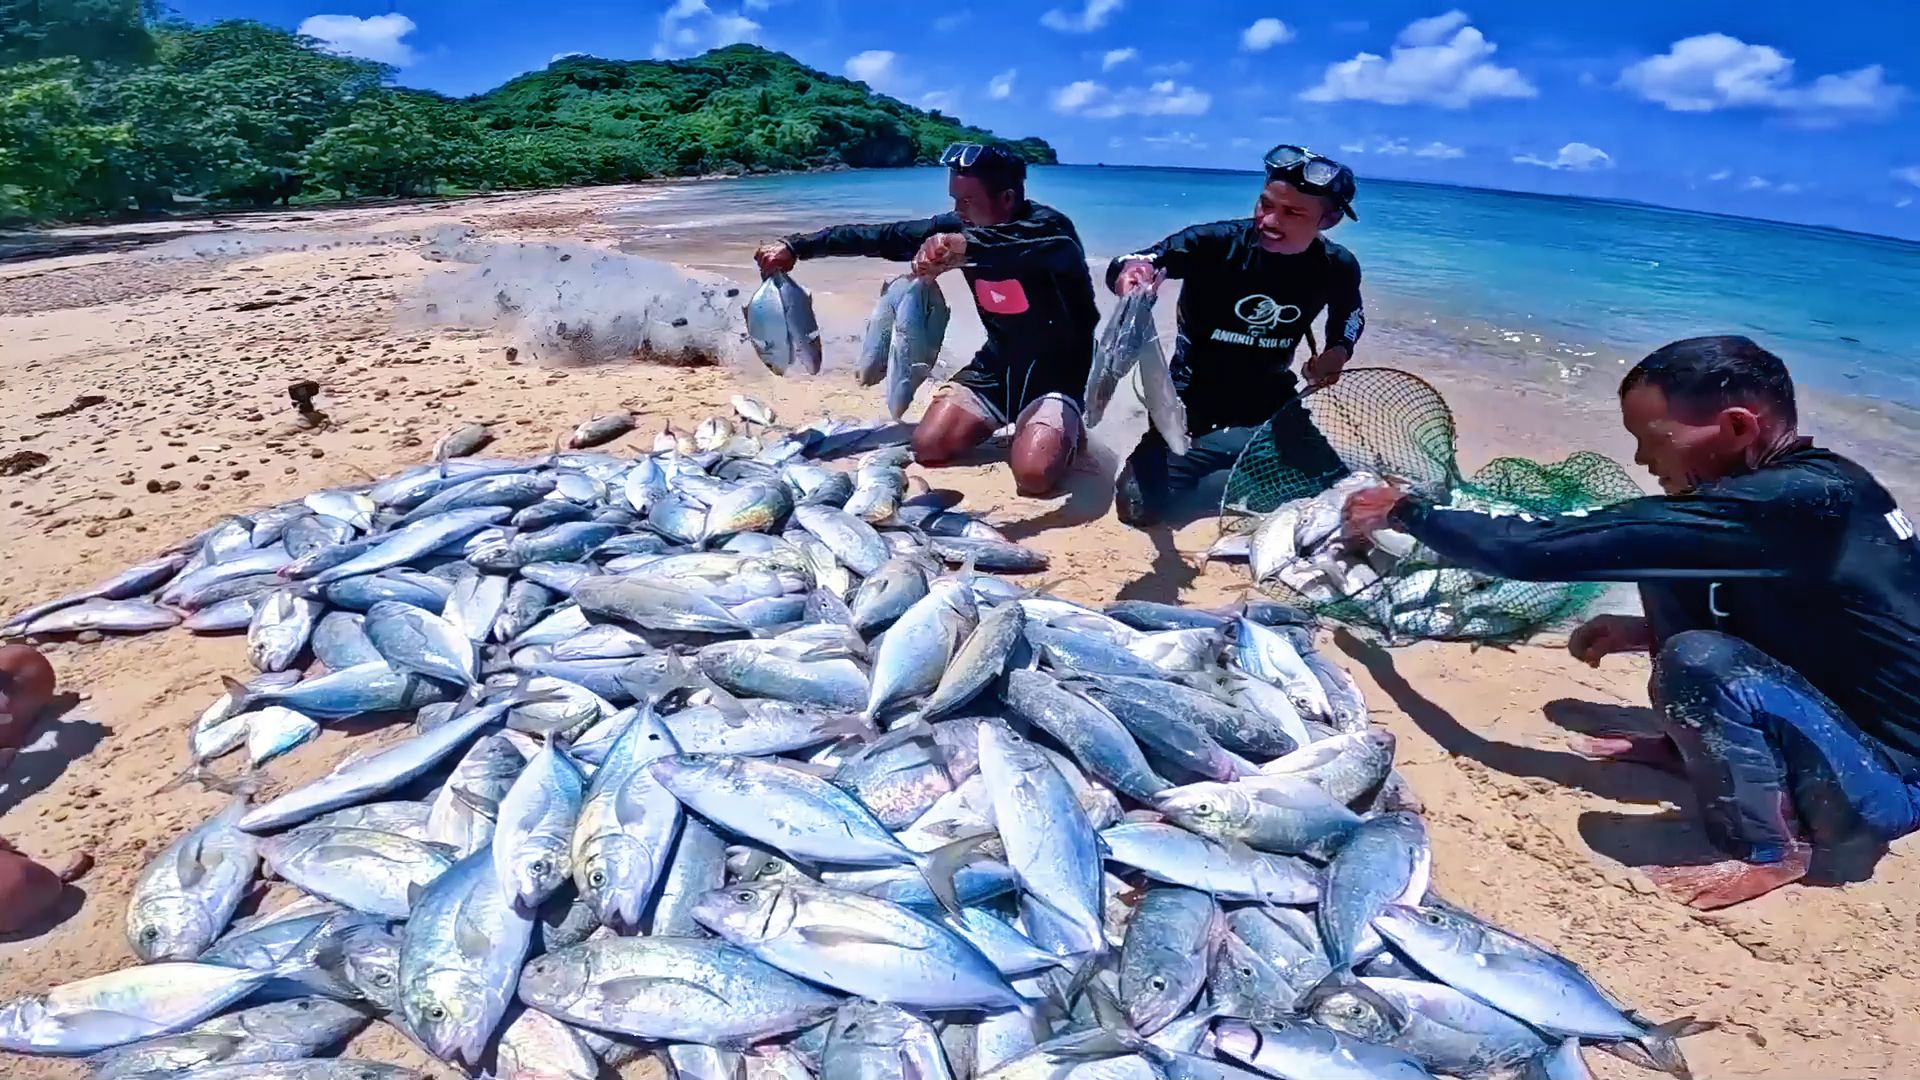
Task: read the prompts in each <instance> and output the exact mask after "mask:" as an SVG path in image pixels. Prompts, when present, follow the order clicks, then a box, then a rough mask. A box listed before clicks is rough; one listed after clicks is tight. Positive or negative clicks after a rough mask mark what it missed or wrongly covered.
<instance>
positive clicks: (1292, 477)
mask: <svg viewBox="0 0 1920 1080" xmlns="http://www.w3.org/2000/svg"><path fill="white" fill-rule="evenodd" d="M1303 401H1304V403H1305V406H1306V409H1307V412H1308V414H1309V415H1310V416H1311V417H1312V419H1313V422H1314V426H1315V427H1317V428H1318V429H1319V430H1320V433H1321V434H1322V435H1323V436H1325V437H1326V440H1327V442H1328V443H1329V444H1330V445H1331V446H1332V447H1333V449H1334V451H1335V452H1336V453H1337V454H1338V455H1339V456H1340V459H1341V461H1342V462H1343V463H1344V464H1345V465H1346V466H1347V468H1349V469H1352V470H1355V471H1366V472H1370V473H1374V474H1376V475H1379V476H1382V477H1388V478H1392V479H1394V480H1396V481H1398V482H1402V483H1405V484H1407V485H1409V486H1411V487H1412V488H1413V489H1414V490H1416V491H1419V492H1421V493H1423V494H1425V495H1427V496H1429V497H1434V498H1438V499H1440V500H1442V501H1446V500H1448V499H1451V501H1452V502H1453V504H1454V505H1459V506H1466V507H1479V508H1486V509H1503V510H1509V511H1525V512H1529V513H1535V514H1543V515H1544V514H1559V513H1566V512H1569V511H1576V510H1590V509H1594V508H1596V507H1600V506H1605V505H1607V504H1610V503H1614V502H1619V501H1621V500H1623V499H1630V498H1635V497H1638V496H1639V495H1641V494H1643V492H1642V491H1641V490H1640V488H1639V486H1638V485H1637V484H1635V483H1634V482H1633V479H1632V478H1631V477H1629V476H1628V475H1627V473H1626V471H1625V470H1624V469H1622V468H1621V467H1620V466H1619V465H1618V464H1616V463H1615V462H1614V461H1612V460H1611V459H1609V458H1607V457H1605V456H1603V455H1600V454H1596V453H1592V452H1589V451H1581V452H1579V453H1576V454H1574V455H1572V456H1570V457H1568V458H1566V459H1565V460H1563V461H1559V462H1553V463H1541V462H1537V461H1531V460H1528V459H1526V458H1519V457H1503V458H1498V459H1496V460H1494V461H1493V462H1491V463H1490V464H1488V465H1487V466H1486V467H1485V468H1483V469H1481V470H1480V471H1478V472H1476V473H1474V474H1473V475H1472V476H1462V475H1461V472H1460V467H1459V463H1458V461H1457V459H1456V453H1457V451H1456V437H1455V435H1456V430H1455V427H1454V420H1453V413H1452V412H1451V411H1450V410H1449V409H1448V408H1447V403H1446V401H1445V400H1444V399H1443V398H1441V396H1440V392H1439V391H1437V390H1435V389H1434V388H1433V387H1432V386H1431V385H1430V384H1428V383H1427V382H1426V381H1425V380H1423V379H1421V378H1419V377H1418V376H1416V375H1412V374H1410V373H1408V372H1405V371H1399V370H1395V369H1392V368H1356V369H1351V370H1349V371H1347V372H1346V373H1345V374H1344V375H1343V376H1342V377H1341V379H1340V381H1339V382H1337V383H1335V384H1334V385H1332V386H1330V387H1325V388H1322V389H1320V390H1316V391H1312V392H1309V393H1308V394H1306V395H1305V397H1304V398H1303ZM1333 479H1334V477H1332V476H1328V475H1325V474H1324V473H1320V472H1311V471H1307V470H1304V469H1302V468H1300V467H1297V466H1290V465H1289V464H1288V462H1286V461H1284V460H1282V457H1281V455H1280V454H1279V453H1277V452H1276V450H1275V446H1274V442H1273V438H1272V435H1271V432H1270V431H1268V430H1267V429H1265V428H1263V429H1262V430H1261V432H1260V433H1259V435H1257V436H1256V437H1255V438H1254V440H1253V442H1251V443H1250V444H1248V446H1247V448H1246V450H1245V451H1244V452H1243V453H1242V454H1241V456H1240V460H1239V462H1238V464H1236V465H1235V466H1234V469H1233V472H1232V473H1231V474H1230V475H1229V477H1228V480H1227V486H1226V490H1225V492H1224V494H1223V496H1222V499H1221V516H1220V525H1221V530H1222V531H1223V532H1245V531H1249V530H1251V529H1253V528H1255V527H1257V525H1258V523H1259V521H1260V520H1261V518H1262V517H1263V516H1264V515H1266V514H1268V513H1270V512H1272V511H1273V510H1275V509H1277V508H1279V507H1281V506H1283V505H1285V504H1287V503H1289V502H1292V501H1294V500H1296V499H1305V498H1310V497H1312V496H1314V495H1317V494H1319V493H1320V492H1322V491H1325V490H1326V489H1327V487H1328V486H1329V485H1330V483H1331V482H1332V480H1333ZM1259 587H1260V589H1261V591H1263V592H1265V593H1267V594H1268V595H1270V596H1272V597H1273V598H1274V599H1277V600H1282V601H1285V602H1287V603H1291V604H1296V605H1299V606H1301V607H1305V608H1307V609H1308V610H1310V611H1313V612H1314V613H1316V614H1318V615H1320V616H1322V617H1324V618H1327V619H1330V620H1333V621H1337V622H1341V623H1345V624H1347V625H1350V626H1353V627H1355V628H1357V629H1360V630H1364V631H1367V632H1369V633H1370V634H1371V636H1374V637H1378V638H1380V639H1383V640H1386V641H1388V642H1401V641H1409V640H1416V639H1422V638H1427V639H1447V640H1470V641H1513V640H1517V639H1520V638H1524V637H1527V636H1529V635H1531V634H1532V633H1533V632H1535V631H1536V630H1538V629H1540V628H1542V627H1544V626H1547V625H1549V624H1552V623H1557V622H1561V621H1564V620H1566V619H1569V618H1571V617H1573V616H1575V615H1577V614H1579V613H1580V612H1581V611H1582V610H1583V609H1585V608H1587V607H1588V606H1589V605H1591V604H1592V603H1593V601H1594V600H1595V599H1596V598H1598V596H1599V595H1600V593H1601V592H1602V591H1603V589H1604V586H1600V585H1593V584H1557V583H1545V582H1514V581H1491V582H1490V581H1488V580H1486V579H1484V578H1480V577H1477V576H1474V575H1468V574H1466V573H1464V572H1462V571H1460V570H1457V569H1451V568H1448V567H1446V566H1445V564H1444V562H1442V561H1439V560H1437V559H1436V558H1434V557H1433V556H1432V555H1431V554H1430V553H1423V552H1416V553H1415V554H1414V555H1413V556H1411V557H1409V558H1408V559H1406V560H1403V561H1402V562H1400V563H1399V564H1398V565H1396V566H1395V567H1394V568H1393V569H1392V571H1391V572H1390V573H1388V574H1387V575H1385V576H1384V577H1383V578H1382V579H1381V580H1380V581H1379V582H1378V583H1376V584H1374V585H1371V586H1369V587H1367V588H1364V589H1361V590H1359V591H1357V592H1355V593H1353V594H1351V595H1348V596H1342V597H1337V598H1333V599H1326V598H1322V599H1318V600H1316V599H1314V598H1312V597H1309V596H1307V595H1305V594H1303V593H1301V592H1299V591H1297V590H1295V589H1293V588H1290V587H1289V586H1287V585H1285V584H1282V583H1280V582H1278V581H1271V582H1267V583H1265V584H1262V585H1260V586H1259Z"/></svg>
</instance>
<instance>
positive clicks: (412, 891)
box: [407, 881, 427, 911]
mask: <svg viewBox="0 0 1920 1080" xmlns="http://www.w3.org/2000/svg"><path fill="white" fill-rule="evenodd" d="M426 894H427V887H426V886H425V885H422V884H420V883H419V882H417V881H409V882H407V910H408V911H412V910H413V909H414V908H416V907H419V906H420V898H421V897H423V896H425V895H426Z"/></svg>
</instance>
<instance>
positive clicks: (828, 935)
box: [798, 926, 925, 949]
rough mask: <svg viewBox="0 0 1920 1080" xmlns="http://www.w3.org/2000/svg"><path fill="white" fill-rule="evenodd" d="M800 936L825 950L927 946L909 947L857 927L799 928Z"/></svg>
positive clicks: (909, 946)
mask: <svg viewBox="0 0 1920 1080" xmlns="http://www.w3.org/2000/svg"><path fill="white" fill-rule="evenodd" d="M798 933H799V934H800V936H801V937H802V938H803V939H805V940H806V942H807V944H809V945H817V946H819V947H820V948H823V949H832V948H837V947H839V946H842V945H884V946H886V947H888V948H893V949H919V948H924V947H925V946H920V945H909V944H907V943H906V942H903V941H897V940H895V939H893V938H890V937H882V936H880V935H879V934H874V933H869V932H867V931H865V930H862V929H860V928H859V927H857V926H802V927H799V928H798Z"/></svg>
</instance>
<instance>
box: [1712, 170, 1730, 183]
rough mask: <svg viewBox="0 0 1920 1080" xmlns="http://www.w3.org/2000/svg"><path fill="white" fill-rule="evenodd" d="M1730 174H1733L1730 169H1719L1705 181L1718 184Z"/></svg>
mask: <svg viewBox="0 0 1920 1080" xmlns="http://www.w3.org/2000/svg"><path fill="white" fill-rule="evenodd" d="M1732 175H1733V170H1732V169H1721V170H1720V171H1719V172H1716V173H1714V174H1713V175H1711V176H1709V177H1707V181H1708V182H1709V183H1714V184H1718V183H1720V182H1721V181H1723V180H1725V179H1726V178H1727V177H1729V176H1732Z"/></svg>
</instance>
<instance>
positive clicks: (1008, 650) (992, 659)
mask: <svg viewBox="0 0 1920 1080" xmlns="http://www.w3.org/2000/svg"><path fill="white" fill-rule="evenodd" d="M1025 625H1026V623H1025V616H1024V614H1023V613H1022V611H1021V608H1020V605H1019V604H1001V605H1000V606H998V607H995V608H991V609H989V610H988V611H987V613H986V614H985V615H982V616H981V617H980V621H979V623H978V624H976V625H975V626H974V628H973V633H971V634H969V635H967V639H966V641H965V642H964V643H962V644H961V646H960V647H959V649H957V650H956V651H955V652H954V654H953V660H952V662H951V663H949V664H948V665H947V669H946V670H945V671H944V672H942V673H941V675H940V682H939V685H937V686H935V687H934V689H933V693H931V694H929V695H927V700H926V704H925V705H924V706H923V707H922V708H921V715H922V716H924V717H926V718H927V719H933V718H934V717H938V716H945V715H947V714H949V713H951V712H953V711H955V710H956V709H959V708H960V707H961V706H962V705H965V704H967V703H968V702H969V701H972V700H973V698H974V696H975V695H976V694H978V693H980V691H982V690H985V689H986V688H987V685H988V684H989V683H991V682H992V681H993V680H995V679H997V678H999V677H1000V673H1001V671H1003V670H1004V669H1005V668H1006V666H1007V660H1008V658H1009V657H1010V656H1011V655H1012V654H1013V649H1014V645H1015V644H1016V643H1017V642H1019V641H1020V639H1021V634H1022V631H1023V630H1024V629H1025Z"/></svg>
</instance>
